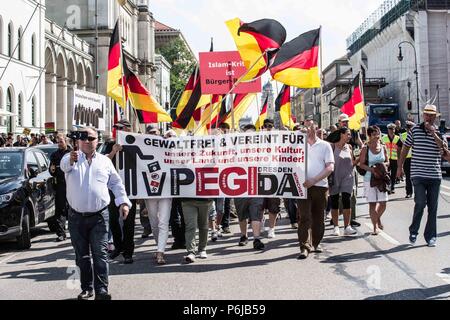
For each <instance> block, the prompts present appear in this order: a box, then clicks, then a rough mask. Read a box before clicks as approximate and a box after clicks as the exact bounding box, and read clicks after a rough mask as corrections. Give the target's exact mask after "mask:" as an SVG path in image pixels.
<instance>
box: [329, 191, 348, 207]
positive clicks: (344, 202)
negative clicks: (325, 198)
mask: <svg viewBox="0 0 450 320" xmlns="http://www.w3.org/2000/svg"><path fill="white" fill-rule="evenodd" d="M341 195H342V209H344V210H348V209H351V201H350V199H351V197H352V195H351V194H350V193H346V192H342V193H341ZM339 196H340V194H339V193H338V194H335V195H333V196H330V199H331V209H333V210H339Z"/></svg>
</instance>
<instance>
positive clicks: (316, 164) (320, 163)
mask: <svg viewBox="0 0 450 320" xmlns="http://www.w3.org/2000/svg"><path fill="white" fill-rule="evenodd" d="M327 163H334V155H333V149H332V148H331V145H330V144H329V143H328V142H326V141H323V140H321V139H319V138H317V140H316V143H314V144H313V145H310V144H308V168H307V170H306V179H307V180H308V179H312V178H314V177H317V176H318V175H319V174H320V173H321V172H322V171H323V170H324V169H325V167H326V164H327ZM314 186H316V187H325V188H328V179H327V178H325V179H323V180H321V181H319V182H318V183H316V184H315V185H314Z"/></svg>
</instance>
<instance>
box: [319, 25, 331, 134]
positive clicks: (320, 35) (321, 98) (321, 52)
mask: <svg viewBox="0 0 450 320" xmlns="http://www.w3.org/2000/svg"><path fill="white" fill-rule="evenodd" d="M319 41H320V114H321V122H322V123H321V127H322V128H323V127H324V123H323V113H322V112H323V82H324V81H323V45H322V26H320V31H319ZM329 117H330V124H331V113H330V114H329Z"/></svg>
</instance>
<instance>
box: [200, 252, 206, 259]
mask: <svg viewBox="0 0 450 320" xmlns="http://www.w3.org/2000/svg"><path fill="white" fill-rule="evenodd" d="M198 257H199V258H200V259H207V258H208V255H207V254H206V251H200V252H199V254H198Z"/></svg>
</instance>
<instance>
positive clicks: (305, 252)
mask: <svg viewBox="0 0 450 320" xmlns="http://www.w3.org/2000/svg"><path fill="white" fill-rule="evenodd" d="M308 255H309V252H308V250H306V249H303V250H302V251H300V255H299V256H298V257H297V260H305V259H306V258H308Z"/></svg>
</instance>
